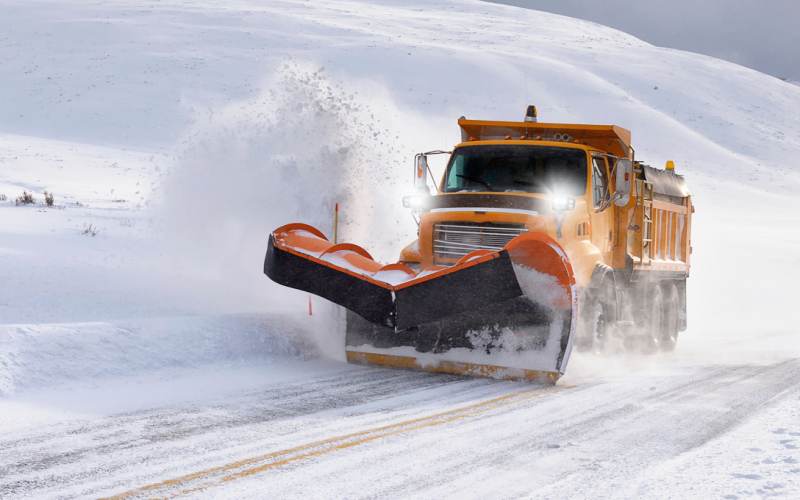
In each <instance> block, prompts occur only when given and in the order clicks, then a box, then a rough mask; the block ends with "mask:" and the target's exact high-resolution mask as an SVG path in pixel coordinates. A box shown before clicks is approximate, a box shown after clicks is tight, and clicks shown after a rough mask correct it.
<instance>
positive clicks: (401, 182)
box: [0, 0, 800, 499]
mask: <svg viewBox="0 0 800 500" xmlns="http://www.w3.org/2000/svg"><path fill="white" fill-rule="evenodd" d="M0 82H1V83H0V195H5V199H4V200H3V197H0V200H3V201H0V498H56V497H58V498H72V497H100V496H111V495H122V496H129V497H140V496H141V497H152V496H195V497H237V498H239V497H257V498H343V497H346V498H362V497H368V498H376V497H377V498H383V497H390V498H391V497H403V498H405V497H413V498H440V497H457V498H498V497H499V498H516V497H526V498H638V497H642V498H680V499H683V498H727V499H735V498H745V497H771V496H783V497H787V498H798V497H800V328H799V327H798V324H800V307H798V306H797V304H796V298H797V295H798V294H797V291H796V284H797V283H798V281H800V271H798V269H800V232H798V230H797V228H798V227H800V215H798V213H799V212H800V211H798V208H800V203H798V202H797V201H796V197H795V193H796V192H797V190H798V188H800V170H799V168H800V165H798V161H800V87H798V86H797V85H794V84H791V83H787V82H783V81H781V80H779V79H776V78H772V77H769V76H766V75H763V74H760V73H758V72H755V71H752V70H749V69H746V68H743V67H740V66H736V65H734V64H731V63H727V62H724V61H720V60H716V59H713V58H709V57H705V56H701V55H697V54H692V53H687V52H681V51H676V50H669V49H663V48H658V47H654V46H651V45H648V44H646V43H644V42H642V41H640V40H638V39H636V38H633V37H631V36H629V35H627V34H625V33H621V32H619V31H615V30H612V29H610V28H606V27H603V26H599V25H596V24H592V23H588V22H583V21H578V20H575V19H570V18H566V17H561V16H556V15H551V14H546V13H541V12H536V11H531V10H522V9H517V8H513V7H506V6H498V5H492V4H484V3H481V2H476V1H455V0H452V1H446V0H443V1H437V2H416V1H411V2H408V1H400V0H386V1H380V2H369V3H367V2H359V1H345V0H319V1H314V2H303V1H296V2H295V1H255V0H234V1H228V2H210V1H207V2H203V1H188V0H187V1H178V0H163V1H159V2H150V1H141V2H136V1H111V0H97V1H94V2H79V1H52V2H50V1H34V0H18V1H14V0H0ZM531 103H532V104H536V105H537V106H538V107H539V113H540V118H541V119H543V120H545V121H554V122H559V121H564V122H572V121H574V122H588V123H616V124H619V125H621V126H624V127H627V128H629V129H631V130H632V132H633V138H634V146H635V147H636V155H637V158H639V159H646V160H649V162H650V163H652V164H654V165H662V164H663V162H664V161H665V160H667V159H673V160H675V161H676V163H677V169H678V172H679V173H683V174H685V175H686V178H687V180H688V182H689V185H690V187H691V188H692V191H693V194H694V201H695V204H696V206H697V213H696V214H695V219H694V220H695V225H694V228H693V229H694V231H693V235H694V243H693V244H694V253H693V255H692V263H693V268H692V276H691V278H690V280H689V329H688V331H686V332H684V333H683V334H682V338H681V339H680V342H679V345H678V348H677V350H676V352H674V353H672V354H670V355H659V356H648V357H645V356H633V355H619V354H609V355H605V356H601V355H581V354H577V353H576V354H573V356H572V359H571V361H570V365H569V367H568V369H567V374H566V375H565V377H564V378H562V379H561V380H560V381H559V383H558V384H557V385H556V386H554V387H542V386H537V385H530V384H522V383H512V382H504V381H497V380H488V379H466V378H460V377H453V376H441V375H433V374H426V373H417V372H410V371H401V370H397V371H394V370H386V369H379V368H372V367H362V366H354V365H348V364H346V363H344V362H343V361H342V360H343V352H342V350H343V349H342V348H343V339H342V332H341V315H340V312H339V311H337V310H335V309H334V308H332V307H331V306H330V305H328V304H326V303H324V302H323V301H322V300H321V299H316V298H315V299H311V304H310V305H311V308H312V315H310V316H309V314H308V310H309V298H308V295H307V294H303V293H299V292H296V291H293V290H289V289H285V288H282V287H279V286H277V285H275V284H273V283H272V282H270V280H269V279H267V278H266V277H265V276H264V275H263V274H262V265H263V257H264V251H265V249H266V241H267V235H268V233H269V231H271V230H272V229H274V228H275V227H277V226H279V225H281V224H284V223H287V222H294V221H302V222H306V223H310V224H312V225H315V226H316V227H318V228H320V229H322V230H323V231H325V232H330V230H331V221H332V210H333V205H334V203H337V202H338V203H339V204H340V207H341V210H342V217H343V219H342V227H341V231H342V236H344V237H345V238H346V239H347V240H350V241H354V242H358V243H361V244H363V245H364V246H365V247H366V248H367V249H368V250H370V251H371V252H372V253H373V255H375V256H376V257H378V258H379V259H381V260H384V261H387V262H388V261H394V260H395V259H396V256H397V252H398V251H399V249H400V248H401V246H403V245H405V244H406V243H407V242H409V241H410V240H412V239H413V238H414V231H415V226H414V224H413V221H412V219H411V217H410V215H409V214H407V213H406V212H405V211H404V210H403V209H402V207H401V203H400V198H401V196H402V195H403V194H405V191H406V190H407V189H408V188H409V186H408V181H409V178H410V166H411V160H412V158H413V154H414V153H415V152H419V151H424V150H430V149H437V148H445V149H446V148H449V147H451V146H452V145H453V144H454V143H456V142H457V141H458V138H459V133H458V128H457V125H456V119H457V118H458V117H459V116H461V115H466V116H467V117H472V118H486V119H492V118H496V119H509V120H511V119H519V118H521V115H522V113H523V111H524V109H525V106H526V105H527V104H531ZM45 190H47V191H49V192H52V193H54V196H55V204H54V206H53V207H47V206H45V205H44V204H43V200H44V191H45ZM23 191H28V192H31V193H33V195H34V197H35V199H36V203H35V204H32V205H20V206H17V205H16V204H15V199H16V197H17V196H20V195H21V194H22V192H23Z"/></svg>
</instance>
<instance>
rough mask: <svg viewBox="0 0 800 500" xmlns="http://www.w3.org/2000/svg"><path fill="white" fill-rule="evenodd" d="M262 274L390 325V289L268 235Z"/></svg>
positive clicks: (378, 322) (392, 307)
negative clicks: (297, 251)
mask: <svg viewBox="0 0 800 500" xmlns="http://www.w3.org/2000/svg"><path fill="white" fill-rule="evenodd" d="M264 274H266V275H267V276H269V278H270V279H271V280H272V281H274V282H276V283H279V284H281V285H284V286H288V287H291V288H296V289H298V290H303V291H306V292H310V293H313V294H315V295H319V296H320V297H324V298H326V299H328V300H330V301H331V302H334V303H336V304H339V305H340V306H344V307H346V308H347V309H350V310H351V311H353V312H355V313H356V314H358V315H359V316H361V317H363V318H364V319H366V320H368V321H371V322H373V323H377V324H379V325H386V326H390V327H394V324H395V323H394V301H393V300H392V291H391V290H388V289H386V288H383V287H380V286H378V285H374V284H372V283H370V282H369V281H366V280H363V279H360V278H356V277H355V276H351V275H349V274H347V273H343V272H341V271H337V270H336V269H333V268H331V267H328V266H325V265H322V264H319V263H317V262H314V261H312V260H309V259H306V258H303V257H299V256H297V255H295V254H293V253H290V252H286V251H284V250H281V249H280V248H276V247H275V244H274V241H273V236H272V235H270V237H269V246H268V247H267V256H266V258H265V259H264Z"/></svg>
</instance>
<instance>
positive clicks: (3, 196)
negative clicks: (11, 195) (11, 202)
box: [0, 193, 8, 201]
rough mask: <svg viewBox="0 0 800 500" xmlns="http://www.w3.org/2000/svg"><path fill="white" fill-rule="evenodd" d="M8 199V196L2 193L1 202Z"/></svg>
mask: <svg viewBox="0 0 800 500" xmlns="http://www.w3.org/2000/svg"><path fill="white" fill-rule="evenodd" d="M7 199H8V198H6V195H4V194H3V193H0V201H6V200H7Z"/></svg>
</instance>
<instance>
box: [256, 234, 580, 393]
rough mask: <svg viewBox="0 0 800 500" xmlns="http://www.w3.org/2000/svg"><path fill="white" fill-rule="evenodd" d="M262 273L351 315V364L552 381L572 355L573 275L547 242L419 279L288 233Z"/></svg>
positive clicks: (536, 238) (320, 239) (529, 241)
mask: <svg viewBox="0 0 800 500" xmlns="http://www.w3.org/2000/svg"><path fill="white" fill-rule="evenodd" d="M264 272H265V274H267V276H269V277H270V278H271V279H272V280H273V281H275V282H277V283H280V284H282V285H285V286H289V287H292V288H296V289H299V290H304V291H307V292H310V293H314V294H316V295H319V296H321V297H324V298H326V299H328V300H330V301H332V302H334V303H336V304H339V305H341V306H344V307H345V308H347V309H348V314H347V339H346V351H347V358H348V360H349V361H351V362H357V363H369V364H378V365H384V366H394V367H399V368H418V369H424V370H428V371H432V372H441V373H456V374H464V375H475V376H489V377H495V378H507V379H525V380H534V379H535V380H544V381H548V382H554V381H555V380H556V379H557V378H558V377H559V376H560V375H561V374H562V373H563V372H564V368H565V367H566V363H567V360H568V358H569V353H570V350H571V347H572V337H573V334H574V329H575V320H576V310H575V282H574V278H573V275H572V268H571V266H570V264H569V261H568V260H567V258H566V255H565V254H564V252H563V250H562V249H561V247H560V246H559V245H558V244H557V243H556V242H555V241H554V240H552V239H551V238H549V237H548V236H546V235H544V234H540V233H525V234H522V235H520V236H518V237H516V238H514V239H513V240H511V241H510V242H509V243H508V244H507V245H506V247H505V248H504V249H503V250H501V251H498V252H494V251H488V250H476V251H474V252H472V253H470V254H468V255H466V256H464V257H463V258H462V259H461V260H459V261H458V262H457V263H456V264H455V265H453V266H451V267H441V266H435V267H432V268H430V269H423V270H422V271H420V272H415V271H414V270H412V269H411V268H410V267H408V266H406V265H404V264H402V263H396V264H389V265H382V264H379V263H377V262H375V260H373V259H372V257H371V256H370V255H369V253H368V252H367V251H365V250H364V249H363V248H361V247H359V246H357V245H353V244H349V243H342V244H334V243H332V242H330V241H328V240H327V239H326V238H325V236H324V235H323V234H322V233H321V232H319V231H318V230H316V229H315V228H313V227H311V226H307V225H304V224H288V225H286V226H282V227H280V228H278V229H276V230H275V231H274V232H273V233H272V234H271V235H270V239H269V247H268V250H267V255H266V259H265V262H264Z"/></svg>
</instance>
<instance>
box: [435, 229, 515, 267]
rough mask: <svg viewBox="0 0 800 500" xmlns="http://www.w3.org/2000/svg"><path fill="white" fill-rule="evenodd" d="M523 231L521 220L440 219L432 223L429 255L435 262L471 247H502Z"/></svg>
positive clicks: (448, 259)
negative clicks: (496, 222)
mask: <svg viewBox="0 0 800 500" xmlns="http://www.w3.org/2000/svg"><path fill="white" fill-rule="evenodd" d="M526 231H527V228H525V226H524V225H523V224H476V223H470V222H442V223H439V224H434V225H433V256H434V261H435V262H436V263H437V264H444V263H447V262H453V260H456V259H458V258H460V257H463V256H464V255H467V254H468V253H470V252H471V251H473V250H479V249H486V250H502V249H503V247H504V246H505V245H506V243H508V242H509V241H511V239H512V238H514V237H515V236H518V235H520V234H522V233H524V232H526Z"/></svg>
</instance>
